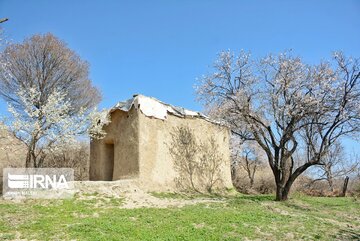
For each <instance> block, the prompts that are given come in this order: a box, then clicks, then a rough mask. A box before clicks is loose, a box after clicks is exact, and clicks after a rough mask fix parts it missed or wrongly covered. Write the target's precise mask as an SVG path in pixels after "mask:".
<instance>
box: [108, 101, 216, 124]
mask: <svg viewBox="0 0 360 241" xmlns="http://www.w3.org/2000/svg"><path fill="white" fill-rule="evenodd" d="M132 107H135V108H136V109H140V110H141V112H142V113H143V114H144V115H146V116H148V117H154V118H157V119H161V120H166V118H167V115H168V114H170V115H174V116H177V117H181V118H185V117H196V118H202V119H205V120H207V121H209V122H212V123H216V124H220V123H218V122H216V121H213V120H211V119H209V118H208V117H207V116H206V115H204V114H202V113H200V112H196V111H191V110H187V109H185V108H182V107H178V106H173V105H170V104H166V103H164V102H162V101H160V100H157V99H155V98H153V97H147V96H144V95H134V96H133V98H131V99H129V100H126V101H121V102H119V103H117V104H116V105H115V106H114V107H113V108H111V109H110V113H111V112H113V111H115V110H122V111H125V112H128V111H129V110H130V109H131V108H132Z"/></svg>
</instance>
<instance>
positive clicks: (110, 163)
mask: <svg viewBox="0 0 360 241" xmlns="http://www.w3.org/2000/svg"><path fill="white" fill-rule="evenodd" d="M104 164H105V165H104V168H105V173H104V181H112V180H113V172H114V143H106V144H105V163H104Z"/></svg>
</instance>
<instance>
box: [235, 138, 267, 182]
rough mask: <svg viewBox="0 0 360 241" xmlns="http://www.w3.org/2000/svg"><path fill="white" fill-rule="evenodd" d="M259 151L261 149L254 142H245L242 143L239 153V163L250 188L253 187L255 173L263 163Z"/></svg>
mask: <svg viewBox="0 0 360 241" xmlns="http://www.w3.org/2000/svg"><path fill="white" fill-rule="evenodd" d="M261 152H262V150H260V149H259V147H258V145H257V144H256V143H247V144H244V146H243V147H242V151H241V153H240V162H239V165H240V166H241V167H242V168H243V169H244V170H245V171H246V173H247V175H248V178H249V182H250V188H253V187H254V181H255V173H256V171H257V170H258V168H259V167H260V166H261V164H262V163H263V161H262V156H261Z"/></svg>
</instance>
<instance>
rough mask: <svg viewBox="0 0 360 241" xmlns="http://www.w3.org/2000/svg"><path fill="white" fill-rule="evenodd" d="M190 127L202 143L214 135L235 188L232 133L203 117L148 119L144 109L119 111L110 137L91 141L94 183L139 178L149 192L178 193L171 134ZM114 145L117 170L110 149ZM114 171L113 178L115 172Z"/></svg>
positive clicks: (225, 171)
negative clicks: (180, 128)
mask: <svg viewBox="0 0 360 241" xmlns="http://www.w3.org/2000/svg"><path fill="white" fill-rule="evenodd" d="M179 126H189V127H190V128H192V129H193V130H194V133H195V136H196V138H197V139H198V140H206V139H207V138H209V137H211V136H213V137H214V138H215V140H216V142H217V143H218V144H219V153H221V154H222V155H223V160H224V162H223V165H222V167H221V169H222V171H221V173H222V179H223V181H224V186H225V187H232V182H231V172H230V150H229V130H228V129H227V128H225V127H222V126H220V125H216V124H213V123H210V122H208V121H206V120H204V119H201V118H191V117H186V118H180V117H176V116H173V115H170V114H169V115H167V119H165V120H161V119H157V118H152V117H147V116H145V115H144V114H143V113H142V112H141V111H140V110H136V109H135V108H131V110H130V111H129V112H124V111H121V110H115V111H114V112H113V113H112V122H111V123H110V124H109V125H108V126H107V127H106V128H105V131H106V132H107V133H108V134H107V136H106V137H105V138H104V139H103V140H100V141H92V142H91V153H90V154H91V159H90V180H118V179H125V178H135V177H139V180H138V181H139V182H140V183H141V186H142V188H143V189H145V190H149V191H173V190H176V186H175V182H174V178H175V177H176V176H177V173H176V172H175V170H174V166H173V160H172V157H171V155H170V153H169V145H170V143H171V134H170V133H171V132H172V131H173V129H174V128H175V127H179ZM109 144H114V169H113V170H112V169H111V165H112V164H111V163H110V162H111V158H109V157H108V154H109V151H108V150H107V148H108V146H107V145H109ZM112 172H113V178H111V175H112V174H111V173H112Z"/></svg>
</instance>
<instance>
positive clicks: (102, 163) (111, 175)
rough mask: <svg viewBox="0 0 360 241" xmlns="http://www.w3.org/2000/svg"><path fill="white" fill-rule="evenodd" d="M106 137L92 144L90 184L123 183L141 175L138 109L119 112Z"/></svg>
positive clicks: (114, 116) (107, 127)
mask: <svg viewBox="0 0 360 241" xmlns="http://www.w3.org/2000/svg"><path fill="white" fill-rule="evenodd" d="M104 129H105V131H106V133H107V135H106V137H105V138H104V139H102V140H93V141H91V144H90V180H94V181H95V180H119V179H124V178H132V177H137V176H138V175H139V119H138V111H137V110H135V109H134V108H133V109H131V110H130V111H129V112H124V111H121V110H115V111H114V112H112V114H111V123H110V124H109V125H107V126H106V127H105V128H104Z"/></svg>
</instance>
